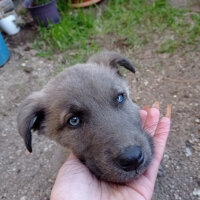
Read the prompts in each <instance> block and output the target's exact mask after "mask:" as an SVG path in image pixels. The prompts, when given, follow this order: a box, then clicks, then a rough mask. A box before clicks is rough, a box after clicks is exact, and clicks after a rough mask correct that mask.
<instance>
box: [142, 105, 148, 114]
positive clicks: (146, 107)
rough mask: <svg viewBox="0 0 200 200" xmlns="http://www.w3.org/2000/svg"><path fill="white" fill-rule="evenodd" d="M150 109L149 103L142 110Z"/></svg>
mask: <svg viewBox="0 0 200 200" xmlns="http://www.w3.org/2000/svg"><path fill="white" fill-rule="evenodd" d="M149 109H150V107H149V105H145V106H144V107H143V108H142V110H145V111H147V112H148V111H149Z"/></svg>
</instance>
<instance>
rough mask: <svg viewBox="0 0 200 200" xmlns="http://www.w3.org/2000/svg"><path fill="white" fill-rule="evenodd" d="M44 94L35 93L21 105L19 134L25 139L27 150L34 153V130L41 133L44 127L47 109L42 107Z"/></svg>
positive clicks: (18, 119) (18, 120)
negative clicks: (32, 132)
mask: <svg viewBox="0 0 200 200" xmlns="http://www.w3.org/2000/svg"><path fill="white" fill-rule="evenodd" d="M43 97H44V95H43V93H42V92H34V93H33V94H31V95H30V96H28V97H27V98H26V99H25V100H24V102H23V103H22V104H21V105H20V108H19V112H18V116H17V125H18V131H19V134H20V135H21V136H22V137H23V139H24V142H25V145H26V148H27V150H28V151H29V152H32V144H31V143H32V134H31V131H32V130H34V131H35V130H37V131H39V132H40V131H41V130H42V128H43V127H44V126H43V124H44V120H45V108H44V106H43V105H42V102H43Z"/></svg>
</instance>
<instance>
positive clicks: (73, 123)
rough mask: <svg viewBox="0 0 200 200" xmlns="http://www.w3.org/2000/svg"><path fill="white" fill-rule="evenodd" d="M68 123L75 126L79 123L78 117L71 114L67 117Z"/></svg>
mask: <svg viewBox="0 0 200 200" xmlns="http://www.w3.org/2000/svg"><path fill="white" fill-rule="evenodd" d="M68 124H69V125H71V126H77V125H79V124H80V119H79V118H78V117H77V116H73V117H71V118H69V120H68Z"/></svg>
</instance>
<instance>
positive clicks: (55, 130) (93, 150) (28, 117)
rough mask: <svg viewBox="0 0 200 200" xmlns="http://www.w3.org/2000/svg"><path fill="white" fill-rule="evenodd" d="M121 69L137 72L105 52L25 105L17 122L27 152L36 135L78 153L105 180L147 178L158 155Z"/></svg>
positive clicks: (63, 75) (68, 71)
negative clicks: (153, 160) (154, 150)
mask: <svg viewBox="0 0 200 200" xmlns="http://www.w3.org/2000/svg"><path fill="white" fill-rule="evenodd" d="M120 67H124V68H126V69H128V70H129V71H131V72H133V73H134V72H135V69H134V67H133V65H132V64H131V63H130V62H129V61H128V60H127V59H126V58H124V57H123V56H121V55H119V54H118V53H116V52H109V51H104V52H101V53H99V54H96V55H94V56H92V57H91V58H90V59H89V60H88V62H87V63H85V64H76V65H74V66H73V67H70V68H67V69H65V70H64V71H63V72H61V73H60V74H58V75H57V76H56V77H55V78H54V79H53V80H51V81H50V82H49V83H48V84H47V85H46V86H45V87H44V88H43V89H42V90H41V91H38V92H33V93H32V94H31V95H30V96H28V97H27V98H26V99H25V100H24V102H23V103H22V104H21V106H20V109H19V113H18V117H17V122H18V130H19V133H20V135H21V136H22V137H23V139H24V141H25V145H26V148H27V149H28V150H29V151H30V152H32V145H31V134H32V131H37V132H38V133H40V134H44V135H46V136H47V137H49V138H51V139H52V140H55V141H57V142H58V143H60V144H61V145H63V146H65V147H67V148H69V149H71V150H72V151H73V153H74V154H75V155H76V156H77V157H78V158H79V159H80V160H81V161H82V162H83V163H84V164H85V165H86V166H87V167H88V168H89V170H90V171H91V172H92V173H93V174H95V175H96V176H97V177H99V178H100V179H102V180H105V181H109V182H114V183H124V182H127V181H130V180H131V179H133V178H135V177H137V176H138V175H140V174H142V173H143V172H144V171H145V169H146V168H147V166H148V164H149V163H150V161H151V159H152V155H153V143H152V138H151V137H150V136H149V135H148V134H147V133H146V132H144V131H143V130H142V129H141V124H140V118H139V113H138V111H139V107H138V106H137V105H136V104H134V103H133V102H132V101H131V99H130V97H129V90H128V86H127V83H126V82H125V80H124V78H123V77H122V75H121V74H120V70H119V69H120Z"/></svg>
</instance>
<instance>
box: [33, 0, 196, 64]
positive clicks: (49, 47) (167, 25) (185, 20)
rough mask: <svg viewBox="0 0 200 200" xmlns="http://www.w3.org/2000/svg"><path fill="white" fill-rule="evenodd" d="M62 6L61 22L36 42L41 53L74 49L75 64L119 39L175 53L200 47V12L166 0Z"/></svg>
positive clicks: (71, 60) (72, 59)
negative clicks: (148, 2)
mask: <svg viewBox="0 0 200 200" xmlns="http://www.w3.org/2000/svg"><path fill="white" fill-rule="evenodd" d="M58 9H59V11H60V16H61V20H60V23H59V24H55V25H52V26H50V27H49V28H48V29H46V28H43V27H40V28H39V37H38V39H37V40H36V41H35V45H36V46H37V47H38V48H39V49H40V51H39V53H38V55H39V56H47V57H51V55H52V54H55V53H60V52H65V51H70V52H71V55H69V56H68V57H67V58H66V60H68V62H67V64H73V63H75V62H78V61H84V59H85V56H87V55H89V54H91V53H94V52H96V51H97V50H98V49H99V48H100V47H103V45H104V42H106V43H108V44H110V45H112V43H113V42H117V41H119V40H120V41H123V44H124V45H127V46H128V47H127V48H129V49H134V48H143V47H145V45H147V44H148V43H152V44H154V45H155V49H156V51H157V52H158V53H171V54H173V53H174V52H176V51H182V50H185V49H186V48H187V47H188V46H189V47H191V46H192V48H193V49H198V50H199V45H200V13H190V12H189V11H187V10H180V9H176V8H172V7H171V6H169V5H168V4H167V3H166V1H165V0H155V1H154V2H153V3H152V4H147V3H146V0H140V1H138V0H108V2H107V5H106V6H105V7H104V8H103V6H101V5H100V6H99V7H96V8H94V7H91V8H89V9H70V8H69V7H68V6H67V5H66V3H65V1H62V0H60V1H58ZM108 36H109V37H108ZM167 36H168V37H167ZM169 36H170V37H169ZM99 37H100V38H102V39H103V42H102V41H101V42H99V40H98V38H99ZM104 38H105V39H104ZM106 38H110V39H109V40H107V39H106ZM157 41H159V42H157Z"/></svg>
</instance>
